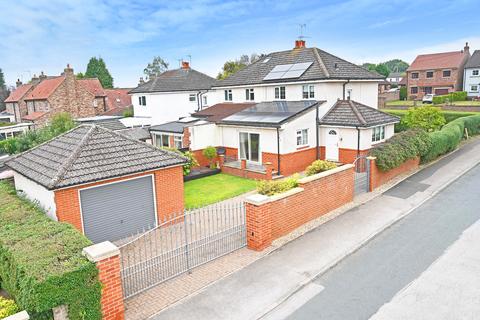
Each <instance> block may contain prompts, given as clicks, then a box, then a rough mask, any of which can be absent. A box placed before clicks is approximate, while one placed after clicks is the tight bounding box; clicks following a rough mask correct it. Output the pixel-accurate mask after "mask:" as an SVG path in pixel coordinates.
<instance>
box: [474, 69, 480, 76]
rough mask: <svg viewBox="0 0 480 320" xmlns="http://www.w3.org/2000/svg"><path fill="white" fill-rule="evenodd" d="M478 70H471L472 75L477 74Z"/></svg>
mask: <svg viewBox="0 0 480 320" xmlns="http://www.w3.org/2000/svg"><path fill="white" fill-rule="evenodd" d="M479 71H480V70H472V76H478V74H479Z"/></svg>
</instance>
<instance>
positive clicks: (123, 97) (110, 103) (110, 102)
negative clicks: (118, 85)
mask: <svg viewBox="0 0 480 320" xmlns="http://www.w3.org/2000/svg"><path fill="white" fill-rule="evenodd" d="M129 91H130V89H105V94H106V95H107V112H108V111H110V110H114V109H117V108H118V109H122V110H125V108H127V107H130V106H131V105H132V97H131V96H129V95H128V92H129Z"/></svg>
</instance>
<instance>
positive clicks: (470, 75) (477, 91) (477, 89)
mask: <svg viewBox="0 0 480 320" xmlns="http://www.w3.org/2000/svg"><path fill="white" fill-rule="evenodd" d="M463 91H466V92H467V95H468V96H469V97H472V98H474V97H480V50H475V52H474V53H473V55H472V56H471V57H470V59H468V61H467V63H466V64H465V69H464V78H463Z"/></svg>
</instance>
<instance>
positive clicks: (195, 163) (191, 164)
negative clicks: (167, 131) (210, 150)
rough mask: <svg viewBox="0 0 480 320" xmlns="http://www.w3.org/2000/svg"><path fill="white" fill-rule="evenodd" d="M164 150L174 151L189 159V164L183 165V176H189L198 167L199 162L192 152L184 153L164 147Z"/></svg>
mask: <svg viewBox="0 0 480 320" xmlns="http://www.w3.org/2000/svg"><path fill="white" fill-rule="evenodd" d="M162 149H164V150H168V151H172V152H175V153H178V154H180V155H182V156H184V157H185V158H186V159H187V163H185V164H184V165H183V175H184V176H187V175H189V174H190V172H191V171H192V168H193V167H196V166H198V161H197V159H195V155H194V154H193V152H191V151H185V152H182V151H180V150H178V149H177V148H169V147H162Z"/></svg>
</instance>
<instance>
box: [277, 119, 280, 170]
mask: <svg viewBox="0 0 480 320" xmlns="http://www.w3.org/2000/svg"><path fill="white" fill-rule="evenodd" d="M279 130H280V128H277V167H278V170H277V171H278V173H277V174H278V175H280V131H279Z"/></svg>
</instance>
